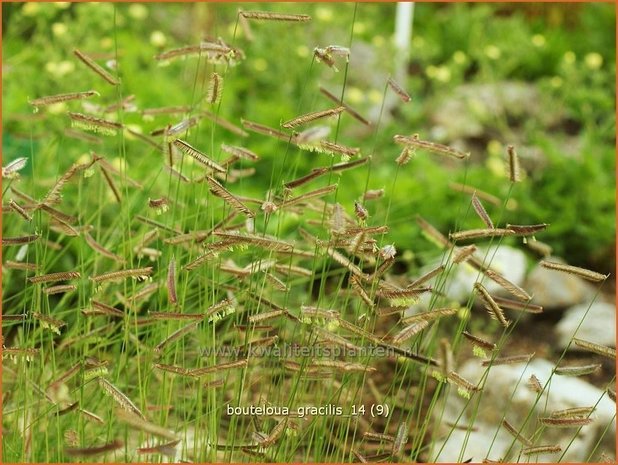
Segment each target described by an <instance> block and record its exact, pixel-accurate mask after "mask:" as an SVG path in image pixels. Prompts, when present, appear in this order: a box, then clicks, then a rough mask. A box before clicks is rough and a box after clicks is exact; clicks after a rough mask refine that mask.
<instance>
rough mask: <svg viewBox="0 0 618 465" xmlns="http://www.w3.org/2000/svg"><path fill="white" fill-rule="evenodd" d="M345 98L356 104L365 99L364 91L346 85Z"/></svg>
mask: <svg viewBox="0 0 618 465" xmlns="http://www.w3.org/2000/svg"><path fill="white" fill-rule="evenodd" d="M345 95H346V100H347V101H348V102H350V103H351V104H352V105H358V104H359V103H362V102H364V101H365V93H364V92H363V91H362V90H360V89H359V88H358V87H348V88H347V89H346V92H345Z"/></svg>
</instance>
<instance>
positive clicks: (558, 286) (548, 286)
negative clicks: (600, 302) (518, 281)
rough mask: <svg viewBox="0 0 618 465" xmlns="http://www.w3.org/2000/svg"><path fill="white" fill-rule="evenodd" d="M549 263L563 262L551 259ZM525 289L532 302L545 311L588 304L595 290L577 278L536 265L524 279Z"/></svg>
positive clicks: (562, 261)
mask: <svg viewBox="0 0 618 465" xmlns="http://www.w3.org/2000/svg"><path fill="white" fill-rule="evenodd" d="M550 260H551V261H554V262H559V263H564V260H561V259H559V258H555V257H551V258H550ZM525 289H526V290H527V291H528V292H529V293H530V295H532V296H533V299H532V302H533V303H535V304H537V305H541V306H543V308H544V309H545V310H552V309H557V308H567V307H571V306H573V305H577V304H581V303H585V302H590V301H591V300H592V298H593V297H594V295H595V293H596V290H595V288H594V287H593V286H592V285H590V284H588V283H587V282H586V281H584V280H583V279H581V278H579V277H578V276H575V275H572V274H568V273H564V272H562V271H556V270H550V269H548V268H543V267H542V266H540V265H537V266H536V267H535V268H534V269H533V270H532V271H531V272H530V274H529V275H528V278H527V279H526V285H525Z"/></svg>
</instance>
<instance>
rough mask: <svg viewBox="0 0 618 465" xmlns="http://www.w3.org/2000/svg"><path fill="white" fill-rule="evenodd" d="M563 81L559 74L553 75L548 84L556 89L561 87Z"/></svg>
mask: <svg viewBox="0 0 618 465" xmlns="http://www.w3.org/2000/svg"><path fill="white" fill-rule="evenodd" d="M563 82H564V81H563V80H562V78H561V77H560V76H554V77H553V78H551V79H550V80H549V84H550V85H551V86H552V87H553V88H554V89H557V88H559V87H562V83H563Z"/></svg>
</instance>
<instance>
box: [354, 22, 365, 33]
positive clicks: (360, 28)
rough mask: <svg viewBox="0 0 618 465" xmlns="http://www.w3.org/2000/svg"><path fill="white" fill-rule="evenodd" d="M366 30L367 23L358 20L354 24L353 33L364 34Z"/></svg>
mask: <svg viewBox="0 0 618 465" xmlns="http://www.w3.org/2000/svg"><path fill="white" fill-rule="evenodd" d="M365 32H367V24H365V23H363V22H361V21H358V22H356V23H355V24H354V33H355V34H364V33H365Z"/></svg>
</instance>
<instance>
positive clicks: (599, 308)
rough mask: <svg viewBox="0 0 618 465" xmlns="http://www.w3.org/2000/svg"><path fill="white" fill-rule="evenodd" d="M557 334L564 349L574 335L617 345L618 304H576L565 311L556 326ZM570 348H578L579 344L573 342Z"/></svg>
mask: <svg viewBox="0 0 618 465" xmlns="http://www.w3.org/2000/svg"><path fill="white" fill-rule="evenodd" d="M582 320H583V321H582ZM580 323H581V326H580ZM578 326H579V329H577V327H578ZM575 331H577V333H575ZM556 334H557V335H558V345H559V347H560V348H561V349H564V348H565V347H566V346H567V345H568V344H569V341H570V340H571V339H572V338H573V337H576V338H578V339H585V340H586V341H590V342H596V343H597V344H602V345H605V346H611V347H616V306H615V305H613V304H608V303H605V302H595V303H593V304H592V305H588V304H582V305H576V306H575V307H572V308H570V309H568V310H567V311H566V312H565V313H564V316H563V317H562V319H561V320H560V323H558V325H557V326H556ZM570 348H571V350H576V349H577V346H575V345H574V344H571V347H570Z"/></svg>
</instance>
